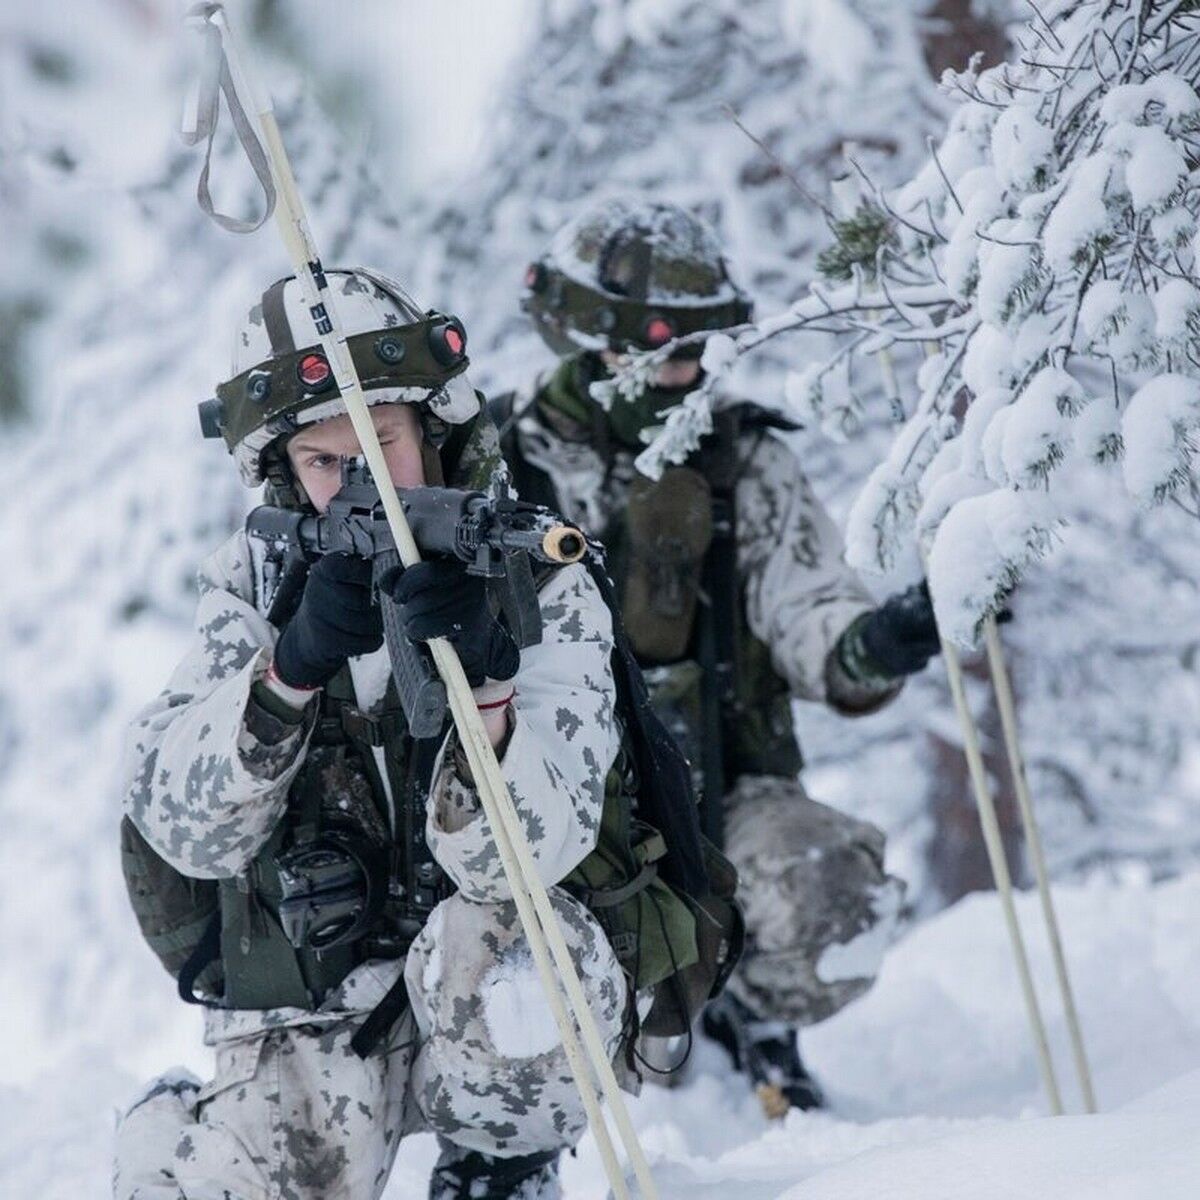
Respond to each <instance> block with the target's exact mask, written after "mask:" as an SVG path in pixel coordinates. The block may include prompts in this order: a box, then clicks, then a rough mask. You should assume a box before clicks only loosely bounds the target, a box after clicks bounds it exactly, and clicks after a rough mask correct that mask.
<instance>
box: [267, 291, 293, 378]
mask: <svg viewBox="0 0 1200 1200" xmlns="http://www.w3.org/2000/svg"><path fill="white" fill-rule="evenodd" d="M294 278H295V276H294V275H288V276H286V277H285V278H283V279H277V280H276V281H275V282H274V283H273V284H271V286H270V287H269V288H267V290H266V291H265V292H263V295H262V315H263V325H264V326H266V330H267V337H268V338H270V340H271V357H272V358H283V356H284V355H285V354H295V352H296V340H295V338H293V337H292V327H291V325H290V324H289V323H288V319H287V310H286V308H285V307H284V303H283V290H284V288H286V287H287V285H288V284H289V283H290V282H291V280H293V279H294Z"/></svg>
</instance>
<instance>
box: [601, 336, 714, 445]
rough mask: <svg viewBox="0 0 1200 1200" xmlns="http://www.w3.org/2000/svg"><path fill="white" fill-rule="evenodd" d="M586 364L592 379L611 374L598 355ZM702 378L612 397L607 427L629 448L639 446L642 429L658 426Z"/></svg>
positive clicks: (655, 386) (699, 376)
mask: <svg viewBox="0 0 1200 1200" xmlns="http://www.w3.org/2000/svg"><path fill="white" fill-rule="evenodd" d="M589 357H592V356H589ZM589 366H590V369H591V370H592V371H594V372H595V374H593V375H592V378H593V379H604V378H607V377H610V376H611V372H610V371H609V369H608V367H607V366H605V364H604V362H603V361H602V360H601V359H600V357H599V356H598V355H596V356H594V363H592V364H589ZM703 378H704V376H703V374H700V375H697V376H696V378H695V379H694V380H692V382H691V383H687V384H684V385H682V386H677V387H664V386H662V385H661V384H651V385H650V386H649V387H646V388H643V389H642V391H641V392H639V393H638V394H637V395H636V396H633V397H627V396H618V397H616V399H614V400H613V403H612V407H611V408H610V409H609V410H608V426H609V429H610V430H611V431H612V434H613V437H614V438H616V439H617V441H619V442H621V443H623V444H624V445H626V446H628V447H630V448H636V449H641V448H642V447H643V446H644V445H645V442H643V441H642V438H641V436H640V435H641V432H642V430H643V429H648V428H651V427H652V426H655V425H661V424H662V421H663V417H664V415H665V414H666V413H667V411H668V410H670V409H672V408H674V407H675V405H677V404H678V403H679V402H680V401H681V400H682V399H683V398H684V396H686V395H687V394H688V393H689V392H693V391H695V390H696V388H698V387H699V386H700V383H701V381H702V380H703Z"/></svg>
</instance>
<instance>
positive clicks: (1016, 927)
mask: <svg viewBox="0 0 1200 1200" xmlns="http://www.w3.org/2000/svg"><path fill="white" fill-rule="evenodd" d="M931 353H932V351H931V348H930V347H929V346H928V345H926V347H925V355H926V357H927V358H928V357H929V356H930V355H931ZM879 361H880V366H881V371H882V373H883V378H884V384H885V387H889V388H890V389H892V394H893V395H898V392H897V391H896V390H895V389H896V370H895V364H894V363H893V361H892V354H891V350H890V348H889V347H887V346H884V347H883V348H882V349H880V351H879ZM925 574H926V575H927V576H928V574H929V564H928V561H925ZM938 642H939V643H940V645H941V650H942V661H943V662H944V663H945V666H946V677H947V679H948V681H949V683H950V694H951V696H952V697H953V700H954V710H955V713H956V714H957V716H958V723H959V728H960V730H961V732H962V739H963V754H964V755H965V756H966V760H967V772H968V774H969V776H970V779H971V789H972V791H973V792H974V795H975V807H976V809H977V811H978V813H979V824H980V828H981V829H982V831H983V844H984V848H985V850H986V851H987V856H988V864H989V865H990V867H991V871H992V880H993V882H994V883H995V885H996V894H997V896H999V898H1000V907H1001V911H1002V912H1003V914H1004V924H1005V927H1006V929H1007V930H1008V939H1009V944H1010V945H1011V947H1012V954H1013V961H1014V963H1015V964H1016V968H1017V977H1018V980H1019V981H1020V986H1021V997H1022V1000H1023V1001H1024V1004H1025V1014H1026V1017H1027V1018H1028V1020H1029V1028H1030V1032H1031V1033H1032V1035H1033V1045H1034V1051H1035V1053H1036V1055H1037V1062H1038V1071H1039V1074H1040V1075H1041V1077H1042V1085H1043V1086H1044V1087H1045V1089H1046V1096H1047V1098H1048V1099H1049V1101H1050V1111H1051V1112H1052V1113H1053V1114H1054V1115H1055V1116H1061V1115H1062V1113H1063V1103H1062V1093H1061V1092H1060V1090H1059V1086H1058V1079H1057V1077H1056V1076H1055V1073H1054V1062H1053V1060H1052V1059H1051V1057H1050V1041H1049V1038H1048V1036H1047V1033H1046V1024H1045V1021H1044V1020H1043V1018H1042V1010H1041V1007H1040V1006H1039V1004H1038V998H1037V991H1036V989H1035V988H1034V984H1033V975H1032V973H1031V971H1030V969H1029V955H1028V953H1027V952H1026V949H1025V939H1024V937H1023V936H1022V934H1021V926H1020V923H1019V921H1018V920H1017V909H1016V902H1015V900H1014V898H1013V884H1012V876H1011V874H1010V873H1009V870H1008V860H1007V859H1006V858H1005V856H1004V840H1003V838H1002V837H1001V834H1000V819H999V817H998V816H997V815H996V803H995V800H994V799H993V798H992V792H991V788H990V786H989V785H988V779H987V771H986V770H985V768H984V764H983V751H982V750H981V749H980V740H979V728H978V726H977V725H976V724H975V718H974V716H973V715H972V713H971V709H970V706H969V705H968V703H967V692H966V684H965V682H964V678H963V670H962V662H961V660H960V658H959V655H958V650H957V648H956V647H955V646H953V645H952V644H951V643H950V642H949V641H947V640H946V638H944V637H943V636H942V632H941V629H940V627H939V629H938ZM1022 815H1023V814H1022ZM1031 815H1032V810H1031ZM1047 894H1048V893H1047Z"/></svg>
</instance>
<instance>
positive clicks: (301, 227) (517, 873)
mask: <svg viewBox="0 0 1200 1200" xmlns="http://www.w3.org/2000/svg"><path fill="white" fill-rule="evenodd" d="M190 15H191V16H192V17H193V18H198V19H199V22H200V24H201V26H204V25H211V26H212V27H213V28H215V30H216V31H217V35H218V36H219V38H220V47H221V68H220V69H221V71H222V76H224V73H225V72H226V71H227V72H228V78H229V83H230V86H231V89H232V92H233V94H234V95H235V96H236V98H237V100H238V102H239V104H240V107H241V108H242V110H243V116H244V117H248V120H249V122H251V123H252V124H253V125H257V130H256V132H257V133H258V135H259V138H260V140H261V144H262V146H263V147H264V148H265V151H266V158H267V162H268V165H269V169H270V178H271V180H272V181H273V184H274V188H275V192H276V196H277V201H278V203H277V206H276V208H275V216H276V222H277V225H278V228H279V231H280V234H281V236H282V238H283V242H284V244H285V246H286V248H287V251H288V256H289V258H290V259H291V261H292V265H293V267H294V269H295V271H296V277H297V279H298V280H299V282H300V285H301V288H302V291H303V293H304V295H305V299H306V301H307V303H308V306H309V313H310V315H311V317H312V320H313V327H314V330H315V331H316V334H317V337H318V339H319V341H320V344H321V346H322V348H323V349H324V351H325V353H326V356H327V358H328V361H329V363H330V365H331V367H332V369H333V374H334V378H335V380H336V382H337V385H338V388H339V391H340V393H341V396H342V398H343V400H344V402H345V404H346V409H347V412H348V413H349V415H350V419H351V422H352V424H353V426H354V429H355V432H356V434H357V435H358V439H359V443H360V445H361V447H362V450H363V453H364V456H365V457H366V460H367V463H368V465H369V466H370V468H371V472H372V475H373V476H374V478H375V479H377V480H380V481H386V480H387V479H388V478H389V477H390V475H389V471H388V468H387V463H386V460H385V459H384V456H383V451H382V448H381V447H380V444H379V439H378V437H377V436H376V433H375V426H374V422H373V421H372V419H371V415H370V412H369V410H368V408H367V404H366V400H365V398H364V396H363V392H362V385H361V382H360V381H359V379H358V376H357V373H356V371H355V368H354V363H353V360H352V358H351V356H350V352H349V348H348V346H347V344H346V339H345V335H344V333H343V332H342V328H341V324H340V321H339V319H338V313H337V305H336V302H335V300H334V297H333V294H332V291H331V289H330V288H329V286H328V283H327V280H326V277H325V273H324V270H323V268H322V266H321V261H320V256H319V254H318V253H317V248H316V243H315V240H314V238H313V236H312V232H311V230H310V228H309V224H308V219H307V216H306V213H305V210H304V206H303V203H302V201H301V199H300V195H299V191H298V189H297V187H296V182H295V178H294V176H293V174H292V170H291V164H290V162H289V160H288V157H287V153H286V151H285V149H284V146H283V142H282V138H281V137H280V133H279V127H278V124H277V123H276V121H275V115H274V111H273V109H272V107H271V104H270V101H269V99H267V98H266V97H265V96H259V95H258V93H257V91H256V90H255V88H254V86H253V83H252V81H251V76H250V73H249V71H248V68H247V64H246V61H245V59H244V58H243V56H242V54H241V52H240V47H239V44H238V41H237V39H236V38H235V37H234V34H233V32H232V30H231V28H230V23H229V20H228V16H227V14H226V12H225V8H224V5H222V4H220V3H205V4H199V5H196V6H194V7H193V9H192V10H191V12H190ZM231 108H232V105H231ZM235 124H236V119H235ZM379 493H380V497H381V500H382V502H383V508H384V512H385V514H386V517H387V520H388V525H389V527H390V529H391V532H392V536H393V538H394V540H395V543H396V548H397V551H398V552H399V555H400V559H401V561H402V563H403V564H404V565H405V566H411V565H413V564H414V563H417V562H419V561H420V552H419V550H418V548H417V545H416V542H415V541H414V539H413V536H412V531H411V530H410V529H409V526H408V522H407V520H406V519H405V516H404V512H403V509H402V508H401V505H400V502H399V498H398V497H397V495H396V492H395V489H393V488H389V487H387V486H381V487H380V488H379ZM429 648H430V651H431V654H432V656H433V660H434V663H435V665H436V667H437V669H438V672H439V674H440V675H441V677H442V679H443V680H444V682H445V684H446V691H447V696H448V699H449V705H450V711H451V716H452V718H453V720H454V724H455V727H456V728H457V730H458V734H459V738H460V740H461V742H462V746H463V750H464V752H465V755H466V758H467V763H468V765H469V767H470V769H471V772H472V775H473V777H474V779H475V784H476V789H477V791H478V793H479V797H480V802H481V804H482V806H483V809H484V815H485V817H486V819H487V821H488V825H489V827H490V828H491V831H492V835H493V837H494V838H495V841H496V847H497V851H498V853H499V856H500V860H501V864H502V867H503V869H504V873H505V878H506V880H507V882H508V884H509V888H510V890H511V891H512V893H513V899H514V901H515V903H516V907H517V911H518V915H519V916H520V919H521V924H522V928H523V930H524V932H525V935H526V938H527V940H528V942H529V945H530V950H531V952H532V955H533V958H534V962H535V964H536V965H537V969H538V974H539V976H540V977H541V981H542V985H543V988H544V990H545V993H546V997H547V1000H548V1002H549V1004H550V1008H551V1012H552V1013H553V1016H554V1019H555V1023H556V1024H557V1026H558V1029H559V1033H560V1036H561V1038H562V1042H563V1049H564V1051H565V1053H566V1056H567V1061H568V1063H569V1065H570V1067H571V1072H572V1075H573V1076H574V1078H575V1082H576V1085H577V1087H578V1089H579V1093H580V1097H581V1099H582V1100H583V1104H584V1108H585V1110H586V1112H587V1116H588V1122H589V1125H590V1126H591V1129H592V1132H593V1135H594V1136H595V1138H596V1142H597V1145H598V1147H599V1149H600V1154H601V1158H602V1160H603V1162H604V1168H605V1172H606V1174H607V1175H608V1178H609V1182H610V1184H611V1186H612V1190H613V1194H614V1196H615V1197H616V1198H617V1200H629V1191H628V1187H627V1184H626V1181H625V1177H624V1174H623V1173H622V1171H621V1168H620V1165H619V1163H618V1161H617V1157H616V1152H615V1149H614V1147H613V1144H612V1139H611V1137H610V1135H609V1132H608V1128H607V1125H606V1124H605V1121H604V1114H603V1112H602V1110H601V1108H600V1103H599V1100H598V1098H597V1095H596V1092H595V1090H594V1088H593V1084H592V1080H591V1078H590V1076H589V1074H588V1071H587V1066H586V1064H585V1060H584V1054H583V1051H582V1050H581V1047H580V1044H579V1039H578V1038H577V1036H576V1025H578V1029H579V1033H580V1034H581V1035H582V1039H583V1044H584V1046H585V1047H586V1049H587V1053H588V1056H589V1057H590V1058H591V1066H592V1068H593V1070H594V1071H595V1073H596V1077H597V1079H598V1081H599V1085H600V1092H601V1094H602V1095H603V1096H604V1099H605V1100H607V1102H608V1105H609V1108H610V1110H611V1111H612V1113H613V1117H614V1119H615V1121H616V1124H617V1129H618V1132H619V1133H620V1135H621V1139H622V1142H623V1143H624V1146H625V1150H626V1152H627V1154H628V1155H629V1158H630V1161H631V1163H632V1165H633V1169H634V1173H635V1175H636V1177H637V1180H638V1184H639V1186H640V1188H641V1193H642V1197H643V1200H657V1197H658V1193H657V1189H656V1187H655V1184H654V1180H653V1177H652V1176H651V1174H650V1169H649V1166H648V1164H647V1162H646V1158H645V1155H644V1153H643V1151H642V1148H641V1146H640V1144H639V1142H638V1139H637V1135H636V1133H635V1132H634V1130H633V1126H632V1123H631V1122H630V1120H629V1115H628V1112H627V1110H626V1108H625V1105H624V1101H623V1100H622V1098H621V1096H620V1091H619V1086H618V1084H617V1081H616V1076H615V1074H614V1072H613V1069H612V1064H611V1062H610V1061H609V1058H608V1054H607V1052H606V1051H605V1049H604V1043H603V1040H602V1039H601V1037H600V1033H599V1030H598V1029H597V1027H596V1023H595V1020H594V1018H593V1017H592V1014H591V1011H590V1009H589V1008H588V1004H587V998H586V996H585V995H584V993H583V986H582V984H581V983H580V980H579V976H578V973H577V972H576V970H575V964H574V962H573V961H572V959H571V955H570V951H569V950H568V948H567V945H566V941H565V939H564V938H563V935H562V930H561V928H560V927H559V924H558V919H557V917H556V915H555V913H554V910H553V908H552V906H551V904H550V898H549V896H548V894H547V892H546V889H545V886H544V885H543V884H542V882H541V879H540V877H539V876H538V874H537V870H536V867H535V864H534V862H533V854H532V851H531V849H530V847H529V843H528V841H527V840H526V838H525V834H524V830H523V828H522V826H521V824H520V819H519V818H518V816H517V813H516V809H515V806H514V805H513V802H512V798H511V796H510V795H509V793H508V787H507V784H506V783H505V781H504V776H503V773H502V772H501V769H500V765H499V762H498V761H497V759H496V755H495V752H494V750H493V749H492V746H491V743H490V741H489V740H488V737H487V733H486V731H485V729H484V726H483V721H482V719H481V718H480V716H479V712H478V709H477V708H476V707H475V702H474V698H473V696H472V694H471V689H470V685H469V684H468V683H467V679H466V675H465V673H464V672H463V669H462V664H461V663H460V662H459V659H458V655H457V653H456V652H455V650H454V647H453V646H452V645H451V644H450V642H448V641H446V640H445V639H444V638H437V639H434V640H433V641H431V642H430V643H429ZM552 959H553V962H552V961H551V960H552ZM555 967H557V969H558V972H559V977H558V979H556V978H555V974H554V968H555ZM560 984H561V989H563V990H565V992H566V1001H567V1002H569V1005H570V1008H571V1010H572V1011H571V1012H570V1013H569V1012H568V1007H567V1003H565V1002H564V996H563V994H562V990H560ZM572 1018H574V1020H572Z"/></svg>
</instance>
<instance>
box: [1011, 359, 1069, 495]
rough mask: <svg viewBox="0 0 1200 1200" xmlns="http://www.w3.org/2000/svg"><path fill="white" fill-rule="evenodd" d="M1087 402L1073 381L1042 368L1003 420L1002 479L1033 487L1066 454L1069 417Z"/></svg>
mask: <svg viewBox="0 0 1200 1200" xmlns="http://www.w3.org/2000/svg"><path fill="white" fill-rule="evenodd" d="M1086 403H1087V396H1086V395H1085V394H1084V391H1083V389H1082V388H1081V387H1080V386H1079V384H1078V383H1077V382H1076V380H1075V379H1073V378H1072V377H1071V376H1070V375H1068V374H1067V372H1066V371H1064V370H1062V369H1061V368H1060V367H1044V368H1043V369H1042V370H1041V371H1039V372H1038V373H1037V374H1036V375H1035V376H1034V377H1033V378H1032V379H1031V380H1030V381H1029V384H1028V386H1027V387H1026V388H1025V390H1024V391H1023V392H1021V394H1020V395H1019V396H1018V397H1017V398H1016V400H1015V401H1014V402H1013V405H1012V408H1011V409H1009V410H1008V414H1009V415H1008V416H1007V418H1006V419H1005V425H1004V435H1003V442H1002V444H1001V449H1000V453H1001V458H1002V461H1003V463H1004V473H1005V476H1006V477H1007V478H1008V479H1010V480H1012V481H1013V482H1015V483H1020V484H1022V485H1024V486H1034V487H1036V486H1037V485H1038V484H1039V483H1041V482H1043V481H1045V480H1046V479H1048V478H1049V475H1050V472H1051V471H1052V470H1053V468H1054V466H1055V465H1056V464H1057V463H1058V462H1061V461H1062V460H1063V459H1064V458H1065V457H1066V454H1067V451H1068V449H1069V448H1070V445H1071V440H1072V437H1073V434H1072V430H1071V425H1072V421H1071V418H1072V417H1074V416H1075V415H1077V414H1078V413H1079V412H1080V410H1081V409H1082V408H1083V407H1084V405H1085V404H1086Z"/></svg>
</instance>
